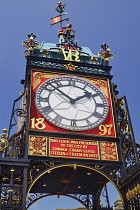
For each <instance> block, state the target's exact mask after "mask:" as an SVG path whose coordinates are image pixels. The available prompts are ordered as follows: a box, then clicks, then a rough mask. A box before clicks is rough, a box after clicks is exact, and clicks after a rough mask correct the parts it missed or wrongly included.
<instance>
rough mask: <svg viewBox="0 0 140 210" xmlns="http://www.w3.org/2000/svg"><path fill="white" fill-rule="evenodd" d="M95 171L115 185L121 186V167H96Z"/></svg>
mask: <svg viewBox="0 0 140 210" xmlns="http://www.w3.org/2000/svg"><path fill="white" fill-rule="evenodd" d="M95 169H96V170H98V171H99V172H101V173H103V174H104V175H106V176H107V177H108V178H109V179H110V180H112V182H114V184H116V185H117V186H119V181H120V178H121V177H122V169H121V167H120V166H116V167H113V166H107V165H95Z"/></svg>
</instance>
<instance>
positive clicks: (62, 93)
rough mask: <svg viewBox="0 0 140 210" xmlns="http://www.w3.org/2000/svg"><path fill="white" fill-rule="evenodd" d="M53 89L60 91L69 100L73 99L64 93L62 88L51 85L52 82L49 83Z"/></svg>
mask: <svg viewBox="0 0 140 210" xmlns="http://www.w3.org/2000/svg"><path fill="white" fill-rule="evenodd" d="M50 85H51V86H52V87H53V88H54V89H56V90H57V91H59V92H60V93H62V95H63V96H65V97H66V98H68V99H69V100H70V102H71V100H73V99H72V98H71V97H70V96H68V95H67V94H66V93H64V92H63V91H62V90H60V89H59V88H57V87H55V86H53V85H52V84H50Z"/></svg>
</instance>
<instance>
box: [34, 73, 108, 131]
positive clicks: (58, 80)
mask: <svg viewBox="0 0 140 210" xmlns="http://www.w3.org/2000/svg"><path fill="white" fill-rule="evenodd" d="M35 104H36V107H37V109H38V111H39V112H40V114H41V115H42V116H43V117H44V118H45V119H46V120H47V121H49V122H50V123H52V124H54V125H56V126H58V127H60V128H64V129H67V130H73V131H82V130H89V129H92V128H95V127H97V126H99V125H100V124H101V123H102V122H103V121H104V120H105V119H106V117H107V114H108V103H107V100H106V97H105V96H104V94H103V93H102V92H101V90H100V89H99V88H98V87H97V86H95V85H94V84H91V83H90V82H88V81H86V80H84V79H81V78H79V77H75V76H60V77H55V78H52V79H49V80H47V81H45V82H44V83H42V84H41V85H40V87H39V88H38V90H37V92H36V96H35Z"/></svg>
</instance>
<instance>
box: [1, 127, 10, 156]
mask: <svg viewBox="0 0 140 210" xmlns="http://www.w3.org/2000/svg"><path fill="white" fill-rule="evenodd" d="M6 133H7V129H3V134H0V136H1V137H2V138H1V139H0V151H1V152H4V150H5V149H6V148H7V147H8V146H9V143H8V141H7V137H8V135H7V134H6Z"/></svg>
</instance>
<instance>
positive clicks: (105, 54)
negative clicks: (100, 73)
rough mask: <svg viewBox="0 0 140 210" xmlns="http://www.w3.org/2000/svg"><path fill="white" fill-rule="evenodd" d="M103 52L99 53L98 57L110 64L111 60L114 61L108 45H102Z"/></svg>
mask: <svg viewBox="0 0 140 210" xmlns="http://www.w3.org/2000/svg"><path fill="white" fill-rule="evenodd" d="M101 48H102V49H101V50H100V52H99V53H98V56H99V57H100V58H102V59H104V61H107V62H109V60H110V59H112V58H113V57H114V55H113V54H110V49H109V47H108V46H107V45H106V43H103V44H102V45H101Z"/></svg>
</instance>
